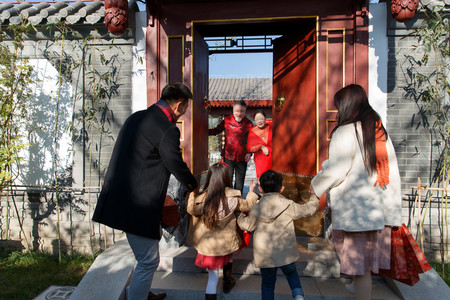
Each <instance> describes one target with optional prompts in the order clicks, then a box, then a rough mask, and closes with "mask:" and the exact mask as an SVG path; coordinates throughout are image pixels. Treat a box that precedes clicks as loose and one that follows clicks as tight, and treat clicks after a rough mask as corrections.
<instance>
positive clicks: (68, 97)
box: [17, 59, 73, 185]
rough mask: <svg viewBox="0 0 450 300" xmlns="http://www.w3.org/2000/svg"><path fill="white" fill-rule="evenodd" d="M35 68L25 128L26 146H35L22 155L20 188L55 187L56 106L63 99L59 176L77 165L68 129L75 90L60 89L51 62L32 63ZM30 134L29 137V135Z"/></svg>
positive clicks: (68, 88) (58, 145) (60, 123)
mask: <svg viewBox="0 0 450 300" xmlns="http://www.w3.org/2000/svg"><path fill="white" fill-rule="evenodd" d="M29 64H30V65H31V66H32V67H33V68H34V74H33V79H34V81H35V84H33V85H32V90H33V95H32V96H31V98H30V100H29V102H28V117H27V123H26V124H24V126H26V129H24V132H25V134H24V137H23V138H24V142H25V143H30V144H31V146H30V147H29V148H27V149H25V150H24V151H23V152H22V156H23V157H24V158H25V160H24V161H23V162H22V164H21V169H20V172H19V174H20V176H19V178H18V181H17V182H18V184H25V185H53V184H54V182H53V180H54V179H53V178H54V176H53V172H54V132H55V125H56V105H57V98H58V93H59V94H60V98H59V117H58V119H59V124H58V135H57V152H58V162H57V168H58V172H59V173H60V174H61V173H62V172H63V171H64V170H65V169H66V168H68V167H69V166H71V164H72V161H73V155H72V154H73V153H72V142H71V134H70V133H69V131H68V126H69V124H70V122H71V121H72V115H73V108H72V95H73V93H72V87H71V86H70V84H68V83H65V82H63V84H62V86H61V89H60V91H59V89H58V71H57V70H56V69H55V68H54V67H53V66H52V65H51V64H50V62H49V61H48V60H47V59H30V60H29ZM28 132H30V134H28V135H27V133H28Z"/></svg>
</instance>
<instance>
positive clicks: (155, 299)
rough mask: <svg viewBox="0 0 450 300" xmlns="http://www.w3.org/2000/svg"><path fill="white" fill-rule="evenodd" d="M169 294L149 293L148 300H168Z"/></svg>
mask: <svg viewBox="0 0 450 300" xmlns="http://www.w3.org/2000/svg"><path fill="white" fill-rule="evenodd" d="M166 296H167V294H166V293H156V294H154V293H152V292H148V297H147V300H161V299H164V298H166Z"/></svg>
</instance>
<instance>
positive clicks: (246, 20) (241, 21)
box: [190, 15, 320, 172]
mask: <svg viewBox="0 0 450 300" xmlns="http://www.w3.org/2000/svg"><path fill="white" fill-rule="evenodd" d="M301 19H314V20H315V24H316V26H315V28H316V44H315V48H316V70H315V71H316V93H315V94H316V96H315V97H316V147H315V149H316V154H315V155H316V172H319V167H320V155H319V149H320V147H319V146H320V139H319V137H320V131H319V66H320V57H319V54H320V52H319V33H320V32H319V20H320V19H319V16H318V15H313V16H289V17H270V18H242V19H209V20H192V21H191V24H190V25H191V30H190V34H191V39H192V40H191V45H194V41H193V40H194V28H195V26H196V25H197V26H198V25H209V24H211V25H214V24H217V23H221V24H224V25H226V24H236V23H237V24H245V23H250V22H251V23H255V22H258V21H261V22H270V21H283V20H286V21H288V20H301ZM208 58H209V56H208ZM194 59H195V53H194V47H193V46H191V62H190V65H191V72H190V81H191V90H192V93H195V91H194V90H193V86H194V85H193V83H194V74H193V71H192V70H193V68H194ZM272 98H273V95H272ZM272 100H273V99H272ZM191 110H192V106H191ZM192 113H193V112H192ZM191 126H192V122H191ZM191 129H192V128H191ZM192 142H193V141H192V135H191V143H192ZM191 145H192V144H191ZM191 153H192V152H191ZM192 155H193V154H191V161H192V160H193V156H192Z"/></svg>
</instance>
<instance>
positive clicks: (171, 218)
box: [161, 195, 178, 227]
mask: <svg viewBox="0 0 450 300" xmlns="http://www.w3.org/2000/svg"><path fill="white" fill-rule="evenodd" d="M161 223H163V224H164V225H166V226H168V227H175V226H178V205H177V203H176V202H175V201H174V200H173V199H172V197H170V196H169V195H167V196H166V199H165V200H164V207H163V213H162V219H161Z"/></svg>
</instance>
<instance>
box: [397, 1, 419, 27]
mask: <svg viewBox="0 0 450 300" xmlns="http://www.w3.org/2000/svg"><path fill="white" fill-rule="evenodd" d="M418 7H419V0H392V1H391V13H392V17H393V18H394V19H395V20H396V21H397V22H401V23H404V22H407V21H409V20H411V19H412V18H413V17H414V15H415V13H416V11H417V8H418Z"/></svg>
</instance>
